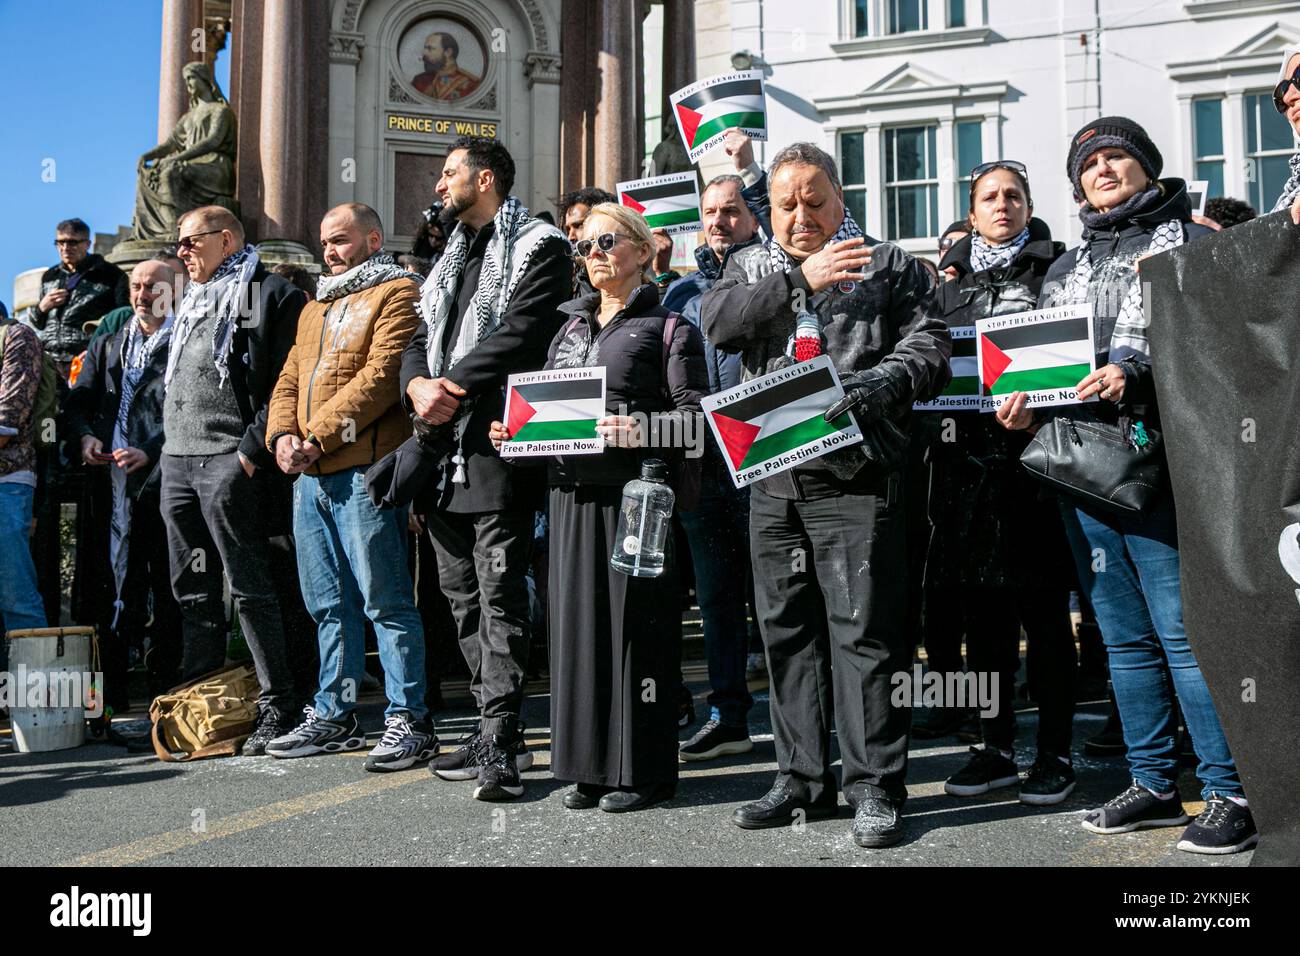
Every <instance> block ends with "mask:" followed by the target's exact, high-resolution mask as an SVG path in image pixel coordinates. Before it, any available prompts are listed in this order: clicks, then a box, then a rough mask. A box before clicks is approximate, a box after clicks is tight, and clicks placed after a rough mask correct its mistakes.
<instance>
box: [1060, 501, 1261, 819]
mask: <svg viewBox="0 0 1300 956" xmlns="http://www.w3.org/2000/svg"><path fill="white" fill-rule="evenodd" d="M1061 513H1062V516H1063V518H1064V519H1065V530H1066V534H1067V535H1068V536H1069V538H1070V549H1071V550H1072V551H1073V552H1074V559H1075V563H1076V564H1077V565H1078V568H1079V580H1080V581H1081V582H1083V586H1084V588H1085V590H1086V592H1087V594H1088V598H1089V600H1090V601H1091V602H1092V606H1093V608H1094V610H1095V611H1096V613H1097V624H1098V625H1099V626H1100V627H1101V634H1102V638H1103V639H1104V640H1105V642H1106V650H1107V653H1108V654H1109V656H1110V680H1111V684H1112V686H1113V687H1114V688H1115V700H1116V702H1117V703H1118V704H1119V716H1120V720H1121V721H1122V722H1123V724H1124V743H1125V745H1126V746H1127V748H1128V762H1129V768H1130V770H1131V771H1132V774H1133V779H1134V780H1136V781H1137V782H1138V783H1140V784H1142V785H1143V786H1144V787H1147V788H1148V789H1150V790H1155V791H1157V792H1160V793H1168V792H1170V791H1172V790H1173V789H1174V788H1175V785H1176V783H1177V780H1178V752H1177V744H1176V742H1175V736H1176V733H1177V730H1178V728H1177V725H1176V717H1175V711H1174V694H1175V693H1176V694H1177V697H1178V702H1179V704H1181V705H1182V709H1183V720H1184V722H1185V723H1186V726H1187V731H1188V733H1190V734H1191V737H1192V746H1193V747H1194V748H1195V749H1196V756H1197V758H1198V759H1199V761H1200V762H1199V764H1198V766H1197V768H1196V775H1197V776H1198V777H1199V778H1200V780H1201V787H1202V789H1201V795H1202V796H1203V797H1208V796H1209V795H1210V794H1211V793H1212V792H1213V793H1221V794H1224V795H1225V796H1228V795H1231V796H1241V795H1242V786H1241V778H1240V777H1238V776H1237V767H1236V764H1234V763H1233V760H1232V754H1231V753H1230V752H1229V751H1228V741H1227V738H1225V737H1224V735H1223V728H1222V727H1221V726H1220V725H1219V717H1218V714H1216V713H1215V710H1214V703H1213V701H1211V699H1210V691H1209V688H1207V687H1206V685H1205V678H1204V677H1203V676H1202V675H1201V668H1200V665H1198V664H1197V663H1196V658H1195V657H1194V656H1193V655H1192V649H1191V647H1190V646H1189V645H1188V643H1187V634H1186V632H1185V631H1184V630H1183V600H1182V591H1181V590H1180V587H1179V580H1178V529H1177V518H1176V514H1175V510H1174V502H1173V498H1172V497H1170V496H1169V494H1168V493H1166V494H1164V495H1163V496H1162V497H1161V499H1160V501H1159V502H1158V503H1157V505H1156V507H1155V510H1153V511H1152V512H1151V513H1150V514H1148V515H1145V516H1143V517H1140V518H1139V517H1128V516H1126V515H1119V514H1113V513H1110V512H1107V511H1105V510H1104V509H1102V508H1098V507H1096V506H1092V505H1082V504H1079V503H1078V499H1071V498H1068V497H1063V498H1062V499H1061ZM1103 561H1104V565H1103V564H1102V562H1103ZM1094 566H1095V568H1096V569H1095V570H1094Z"/></svg>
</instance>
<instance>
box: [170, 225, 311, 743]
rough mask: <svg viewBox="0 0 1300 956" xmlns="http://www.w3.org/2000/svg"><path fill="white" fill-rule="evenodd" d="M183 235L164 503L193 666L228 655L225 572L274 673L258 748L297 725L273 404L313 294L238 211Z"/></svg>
mask: <svg viewBox="0 0 1300 956" xmlns="http://www.w3.org/2000/svg"><path fill="white" fill-rule="evenodd" d="M177 232H178V236H177V243H176V245H177V252H178V254H179V255H180V257H181V261H183V262H184V263H185V268H186V270H187V271H188V272H189V276H190V283H189V285H188V286H187V287H186V289H185V294H184V295H183V296H182V297H181V301H180V303H179V304H178V305H177V307H176V320H175V324H174V326H173V328H172V341H171V347H170V349H169V353H168V359H167V371H166V386H167V388H166V401H165V403H164V412H163V421H164V432H165V436H166V437H165V440H164V444H163V448H162V510H163V518H164V520H165V522H166V524H167V542H168V550H169V552H170V557H171V573H172V588H173V591H174V592H175V594H176V600H177V601H178V602H179V603H180V607H181V616H182V618H183V619H184V634H185V650H184V661H183V665H182V666H183V671H184V674H183V676H184V677H185V678H187V679H188V678H191V677H197V676H199V675H200V674H203V673H205V672H207V671H210V670H214V669H215V668H218V667H220V666H221V665H222V664H223V663H224V662H225V659H226V639H227V636H228V634H229V630H228V628H227V626H226V614H225V600H224V597H223V587H222V571H223V569H224V571H225V574H226V577H228V578H229V580H230V591H231V594H232V595H233V596H234V598H235V604H236V607H237V608H238V610H239V621H240V625H241V626H242V630H243V634H244V638H245V640H246V641H247V642H248V647H249V650H250V651H252V654H253V665H254V667H255V669H256V671H257V678H258V681H259V682H260V683H261V689H262V692H261V696H260V698H259V700H258V714H259V718H258V725H257V729H256V730H255V731H254V732H253V734H252V736H250V737H249V738H248V740H247V741H245V743H244V747H243V753H244V754H245V755H256V754H262V753H265V752H266V744H267V743H268V742H269V741H270V740H271V739H272V738H274V737H278V736H280V735H281V734H283V733H287V732H288V731H289V730H291V729H292V728H293V726H294V716H293V714H294V711H295V710H296V709H297V703H298V702H297V700H296V699H295V698H294V691H293V686H292V678H291V676H290V671H289V667H288V664H287V661H286V658H285V636H284V625H283V622H282V619H281V599H280V598H279V597H278V596H277V594H276V590H275V587H274V583H273V581H274V578H273V571H272V567H271V563H272V562H271V560H270V553H271V552H270V547H271V545H270V543H269V541H268V539H269V538H271V537H274V536H277V535H283V534H286V533H287V530H288V529H287V520H286V519H287V514H288V510H289V495H290V485H289V482H288V479H286V478H285V477H284V475H283V474H282V473H281V472H280V470H279V469H278V468H276V467H275V457H274V456H273V455H272V454H271V453H270V452H269V451H268V450H267V448H266V408H267V403H268V402H269V401H270V399H271V390H272V389H273V388H274V387H275V382H276V379H277V378H278V377H279V374H280V369H281V367H282V366H283V365H284V361H285V358H286V357H287V356H288V354H289V350H290V348H292V347H293V341H294V335H295V333H296V332H297V328H298V313H299V312H300V311H302V306H303V301H304V298H305V297H304V296H303V294H302V293H301V292H299V291H298V290H297V289H295V288H294V287H293V285H292V284H291V283H290V282H289V281H288V280H287V279H284V278H282V277H281V276H277V275H274V274H272V273H271V272H270V271H269V270H268V269H267V268H266V266H265V265H263V264H262V262H261V260H260V259H259V258H258V255H257V251H256V250H255V249H254V248H253V247H252V246H250V245H247V244H245V242H244V228H243V226H241V225H240V223H239V220H238V219H237V218H235V216H233V215H232V214H231V212H230V211H229V210H228V209H224V208H222V207H220V206H200V207H199V208H198V209H193V210H191V211H190V212H187V213H186V214H185V215H183V216H182V217H181V218H180V222H179V223H178V224H177ZM281 525H284V526H285V527H283V528H281V527H280V526H281Z"/></svg>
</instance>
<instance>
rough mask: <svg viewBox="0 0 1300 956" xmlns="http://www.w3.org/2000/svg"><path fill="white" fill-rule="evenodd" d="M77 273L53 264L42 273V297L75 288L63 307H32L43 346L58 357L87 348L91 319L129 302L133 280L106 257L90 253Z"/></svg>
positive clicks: (76, 353)
mask: <svg viewBox="0 0 1300 956" xmlns="http://www.w3.org/2000/svg"><path fill="white" fill-rule="evenodd" d="M72 280H73V273H70V272H68V271H67V270H66V269H64V268H63V266H62V264H59V265H56V266H50V268H48V269H46V270H45V272H44V273H43V274H42V275H41V294H40V298H42V299H43V298H45V295H46V293H48V292H53V291H54V290H56V289H66V288H67V287H68V286H69V285H70V284H71V285H72V291H71V293H69V295H68V301H67V302H65V303H64V304H63V305H62V306H59V307H58V308H55V309H50V311H49V312H42V311H41V310H40V308H39V307H34V308H33V309H32V325H34V326H35V327H36V330H37V332H39V333H40V337H41V345H43V346H44V347H45V351H46V353H47V354H49V355H51V356H53V357H54V358H55V360H56V361H57V360H67V359H71V358H73V357H74V356H76V355H78V354H80V353H81V352H83V351H85V348H86V343H87V342H88V341H89V339H90V335H89V333H87V332H84V331H83V330H82V326H84V325H85V324H86V323H87V322H91V321H94V320H95V319H102V318H103V317H104V316H105V315H107V314H108V313H109V312H111V311H112V310H113V309H116V308H117V307H118V306H120V305H126V304H127V302H128V298H129V296H128V291H129V290H128V287H129V281H128V279H127V276H126V273H125V272H123V271H122V270H121V269H119V268H118V267H117V266H115V265H113V263H111V262H109V261H108V260H107V259H105V258H104V257H103V256H97V255H94V254H91V255H88V256H86V258H85V261H84V262H83V263H82V268H81V269H78V270H77V272H76V281H75V283H73V281H72Z"/></svg>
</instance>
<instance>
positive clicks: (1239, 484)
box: [1141, 212, 1300, 866]
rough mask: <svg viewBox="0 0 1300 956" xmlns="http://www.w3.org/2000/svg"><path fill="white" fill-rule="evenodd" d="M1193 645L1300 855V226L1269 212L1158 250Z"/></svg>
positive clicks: (1245, 771) (1259, 806) (1280, 839)
mask: <svg viewBox="0 0 1300 956" xmlns="http://www.w3.org/2000/svg"><path fill="white" fill-rule="evenodd" d="M1141 278H1142V281H1143V283H1144V284H1145V283H1150V286H1149V287H1148V288H1146V289H1145V290H1144V291H1145V292H1146V301H1147V303H1148V305H1149V308H1150V310H1151V311H1150V317H1151V354H1152V356H1153V360H1154V363H1155V379H1156V388H1157V391H1158V394H1159V398H1160V415H1161V420H1162V422H1163V427H1164V431H1165V440H1166V444H1167V447H1168V453H1169V469H1170V473H1171V476H1172V479H1173V488H1174V498H1175V500H1176V502H1177V505H1178V540H1179V549H1180V555H1181V559H1182V585H1183V616H1184V620H1185V623H1186V626H1187V635H1188V638H1189V640H1190V642H1191V646H1192V650H1193V652H1194V653H1195V654H1196V658H1197V660H1198V661H1199V662H1200V665H1201V670H1202V672H1203V673H1204V674H1205V678H1206V680H1207V682H1208V683H1209V686H1210V693H1211V695H1212V696H1213V698H1214V705H1215V707H1216V709H1217V710H1218V712H1219V717H1220V720H1221V721H1222V723H1223V729H1224V731H1225V733H1226V734H1227V737H1228V743H1229V745H1230V746H1231V748H1232V754H1233V756H1234V757H1235V758H1236V761H1237V768H1238V770H1239V771H1240V772H1241V777H1242V781H1243V783H1244V784H1245V787H1246V796H1247V798H1248V799H1249V800H1250V805H1251V808H1252V810H1253V811H1254V814H1255V821H1256V823H1257V825H1258V826H1259V829H1260V833H1261V839H1260V844H1259V848H1258V849H1257V850H1256V852H1255V859H1254V862H1255V863H1256V864H1258V865H1290V866H1294V865H1296V864H1298V863H1300V759H1297V758H1298V757H1300V745H1297V739H1300V440H1298V439H1300V434H1298V426H1300V377H1298V376H1297V359H1298V358H1300V228H1297V227H1296V226H1294V225H1292V223H1291V220H1290V217H1289V215H1288V214H1287V213H1285V212H1282V213H1277V214H1275V215H1270V216H1265V217H1262V218H1260V219H1256V220H1254V221H1252V222H1249V223H1246V224H1244V225H1241V226H1235V227H1233V228H1232V229H1230V230H1225V231H1224V232H1221V233H1217V234H1216V235H1214V236H1210V237H1207V238H1204V239H1199V240H1197V241H1196V242H1192V243H1189V244H1188V245H1185V246H1182V247H1180V248H1178V249H1175V250H1173V251H1172V252H1169V253H1166V254H1164V255H1160V256H1156V257H1154V258H1152V259H1149V260H1146V261H1144V262H1143V263H1142V266H1141Z"/></svg>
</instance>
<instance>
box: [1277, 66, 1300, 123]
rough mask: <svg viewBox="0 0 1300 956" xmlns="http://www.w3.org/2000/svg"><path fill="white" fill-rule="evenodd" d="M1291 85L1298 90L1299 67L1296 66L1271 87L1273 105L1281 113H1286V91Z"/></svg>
mask: <svg viewBox="0 0 1300 956" xmlns="http://www.w3.org/2000/svg"><path fill="white" fill-rule="evenodd" d="M1292 86H1294V87H1295V88H1296V89H1297V90H1300V67H1296V71H1295V72H1294V73H1292V74H1291V75H1290V76H1288V77H1287V78H1286V79H1285V80H1283V81H1282V82H1281V83H1279V84H1278V85H1277V86H1276V87H1274V88H1273V106H1274V107H1275V108H1276V109H1277V111H1278V112H1279V113H1282V114H1283V115H1285V114H1286V99H1285V97H1286V91H1287V89H1288V88H1289V87H1292Z"/></svg>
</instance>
